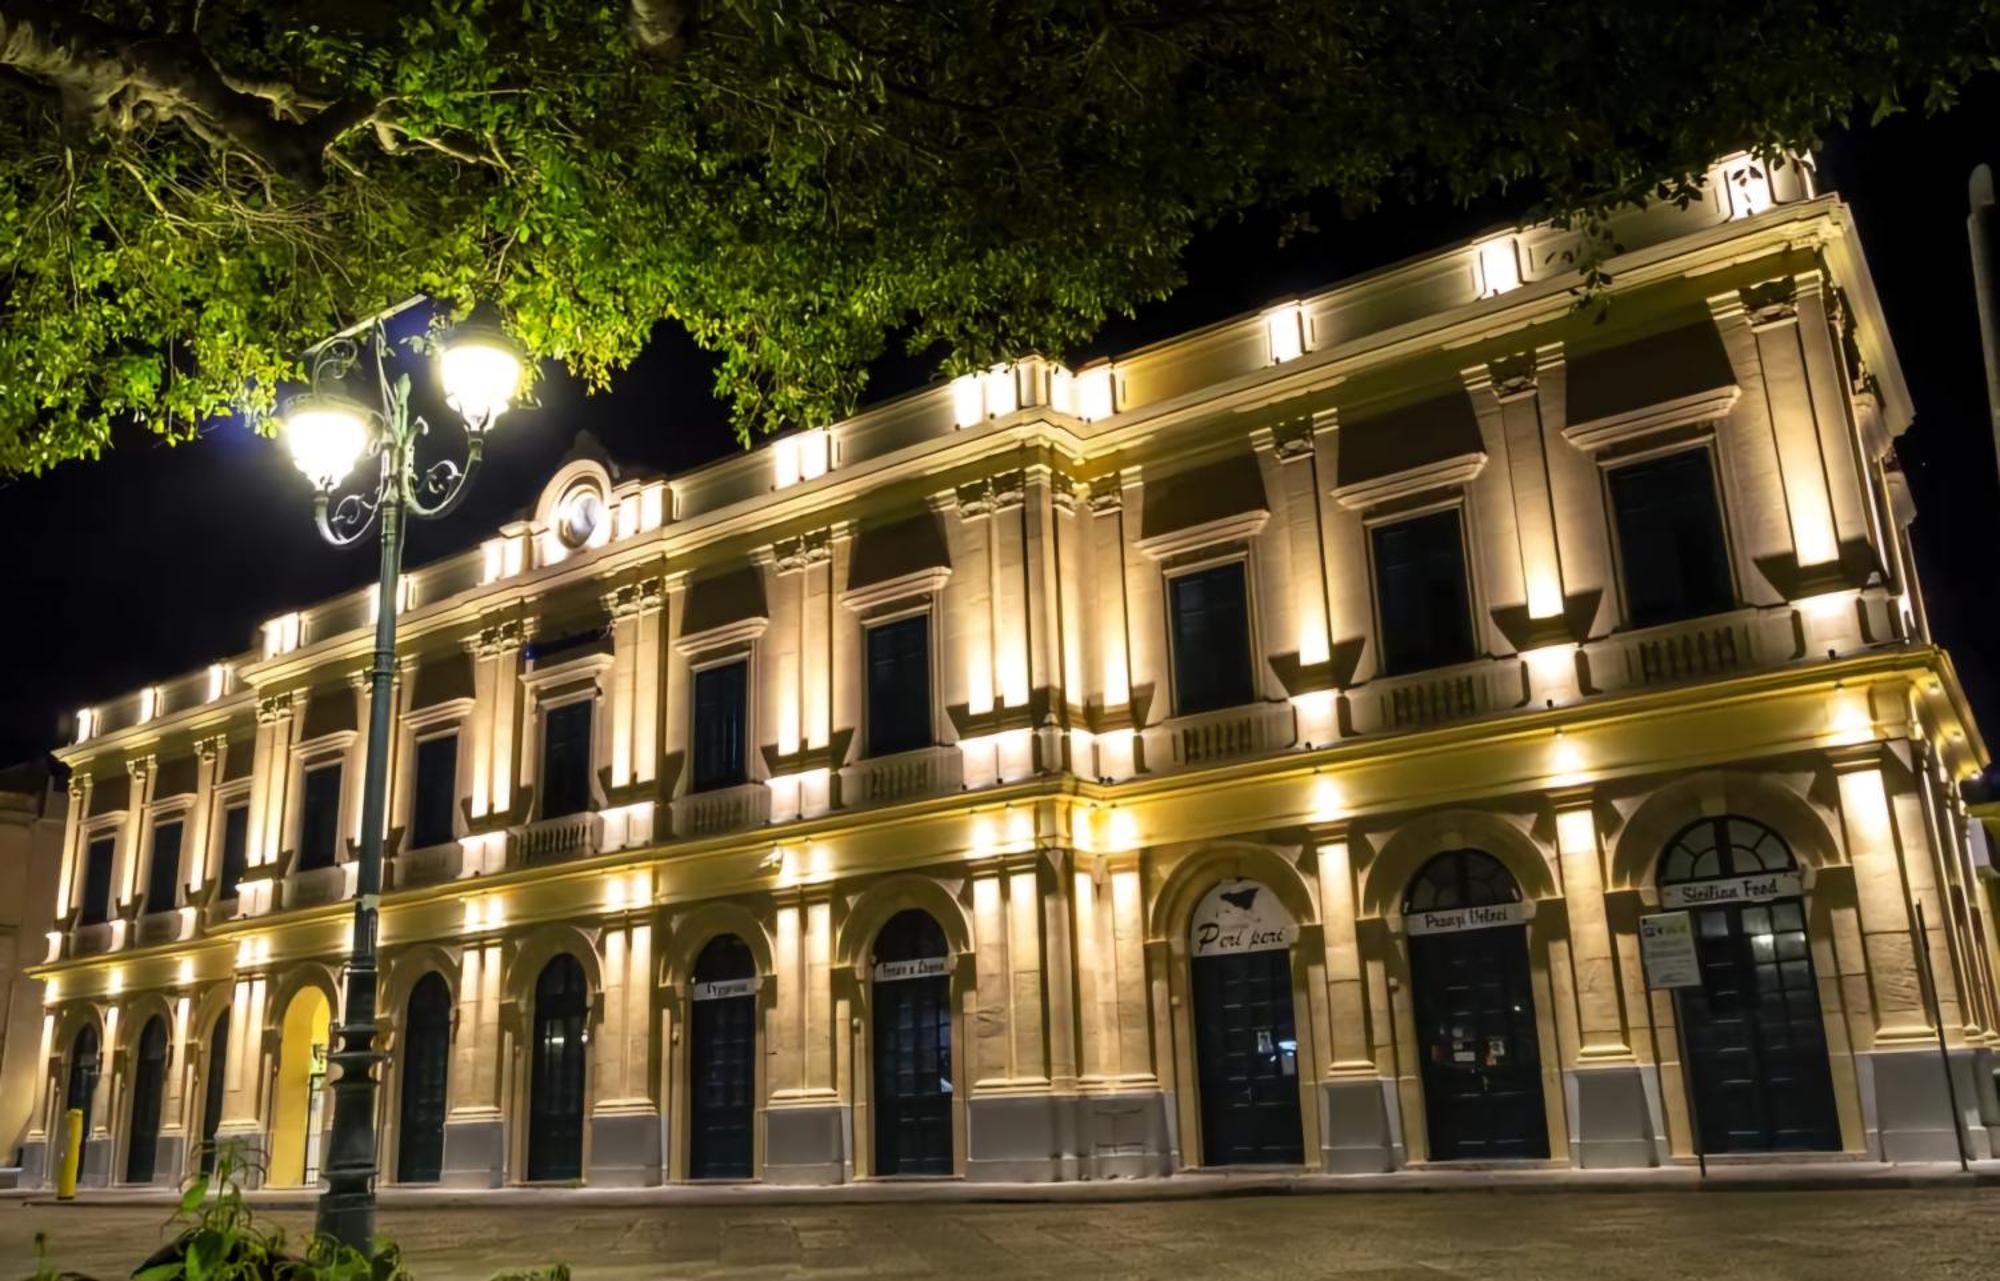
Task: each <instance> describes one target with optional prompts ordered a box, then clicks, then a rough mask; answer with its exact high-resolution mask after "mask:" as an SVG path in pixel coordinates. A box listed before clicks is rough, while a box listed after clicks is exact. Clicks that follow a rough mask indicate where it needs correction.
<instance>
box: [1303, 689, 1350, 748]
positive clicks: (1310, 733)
mask: <svg viewBox="0 0 2000 1281" xmlns="http://www.w3.org/2000/svg"><path fill="white" fill-rule="evenodd" d="M1338 707H1339V695H1337V694H1336V693H1335V692H1334V691H1333V690H1330V689H1319V690H1313V691H1311V692H1310V693H1306V694H1294V695H1293V696H1292V708H1293V710H1294V712H1296V714H1297V716H1298V733H1299V741H1300V742H1302V743H1305V744H1306V745H1307V746H1309V747H1324V746H1326V745H1327V744H1329V743H1331V742H1333V741H1334V740H1335V739H1336V738H1339V737H1340V727H1339V722H1338V720H1337V718H1336V715H1335V713H1336V710H1337V709H1338Z"/></svg>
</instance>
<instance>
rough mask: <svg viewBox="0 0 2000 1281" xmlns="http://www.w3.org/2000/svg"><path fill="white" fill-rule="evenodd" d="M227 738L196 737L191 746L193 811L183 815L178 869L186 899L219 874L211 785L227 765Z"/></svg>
mask: <svg viewBox="0 0 2000 1281" xmlns="http://www.w3.org/2000/svg"><path fill="white" fill-rule="evenodd" d="M228 752H229V739H228V738H227V737H226V736H225V735H222V734H217V735H215V736H213V737H211V738H198V739H196V740H195V744H194V758H195V775H194V809H192V810H191V811H189V813H188V816H187V837H186V840H187V844H186V845H185V846H183V851H184V857H183V861H182V866H183V868H184V869H185V871H186V873H187V890H188V893H187V900H188V902H190V903H192V902H194V901H195V895H196V894H198V893H199V892H200V891H201V889H202V887H203V886H205V885H207V884H209V882H211V881H213V880H215V879H216V878H217V877H219V876H221V874H222V842H221V840H220V839H219V838H218V833H217V831H216V826H215V785H216V784H217V783H219V782H221V781H222V772H223V770H224V769H225V768H227V766H228Z"/></svg>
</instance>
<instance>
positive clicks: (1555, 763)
mask: <svg viewBox="0 0 2000 1281" xmlns="http://www.w3.org/2000/svg"><path fill="white" fill-rule="evenodd" d="M1589 771H1590V761H1589V757H1588V755H1587V754H1586V753H1585V752H1584V750H1583V745H1582V744H1581V743H1579V742H1577V741H1576V736H1575V735H1574V734H1565V733H1564V732H1563V731H1561V730H1557V731H1556V735H1555V740H1554V741H1553V742H1552V743H1550V744H1549V786H1551V787H1574V786H1576V785H1577V784H1579V783H1587V782H1589V781H1590V772H1589Z"/></svg>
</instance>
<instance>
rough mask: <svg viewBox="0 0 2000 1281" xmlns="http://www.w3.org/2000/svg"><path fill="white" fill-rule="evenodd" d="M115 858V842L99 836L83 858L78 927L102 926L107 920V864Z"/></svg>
mask: <svg viewBox="0 0 2000 1281" xmlns="http://www.w3.org/2000/svg"><path fill="white" fill-rule="evenodd" d="M117 855H118V838H117V837H115V836H100V837H98V838H97V839H96V840H94V841H92V842H91V843H90V846H89V848H87V849H86V850H85V851H84V855H83V909H82V910H81V911H80V912H78V913H77V917H76V923H77V924H78V925H102V924H103V923H104V922H105V921H108V920H110V919H111V864H112V861H113V860H114V859H116V858H117Z"/></svg>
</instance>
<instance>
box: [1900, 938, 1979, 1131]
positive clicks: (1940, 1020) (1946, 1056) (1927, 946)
mask: <svg viewBox="0 0 2000 1281" xmlns="http://www.w3.org/2000/svg"><path fill="white" fill-rule="evenodd" d="M1916 909H1917V910H1916V926H1915V929H1916V937H1915V938H1913V939H1912V940H1911V942H1912V943H1914V944H1915V945H1916V949H1917V955H1918V956H1919V957H1920V958H1922V960H1923V963H1924V968H1923V976H1924V997H1925V1003H1926V1004H1928V1005H1929V1006H1930V1010H1931V1026H1932V1027H1935V1028H1936V1029H1937V1041H1938V1064H1939V1066H1941V1067H1943V1068H1944V1093H1945V1098H1946V1099H1948V1100H1950V1103H1951V1137H1952V1141H1953V1142H1954V1143H1956V1144H1957V1145H1958V1168H1959V1169H1961V1170H1970V1169H1972V1162H1971V1159H1970V1158H1969V1157H1968V1156H1967V1155H1966V1151H1965V1126H1964V1124H1963V1123H1962V1122H1961V1121H1960V1119H1959V1115H1958V1082H1957V1081H1956V1080H1954V1079H1953V1077H1952V1074H1951V1051H1950V1049H1948V1048H1947V1047H1946V1046H1945V1041H1944V1014H1943V1011H1942V1010H1941V1009H1940V1008H1939V1006H1938V992H1937V973H1936V972H1935V971H1934V970H1932V969H1931V935H1930V931H1929V930H1928V929H1926V928H1925V926H1924V905H1923V902H1922V900H1919V901H1918V902H1917V904H1916Z"/></svg>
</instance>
